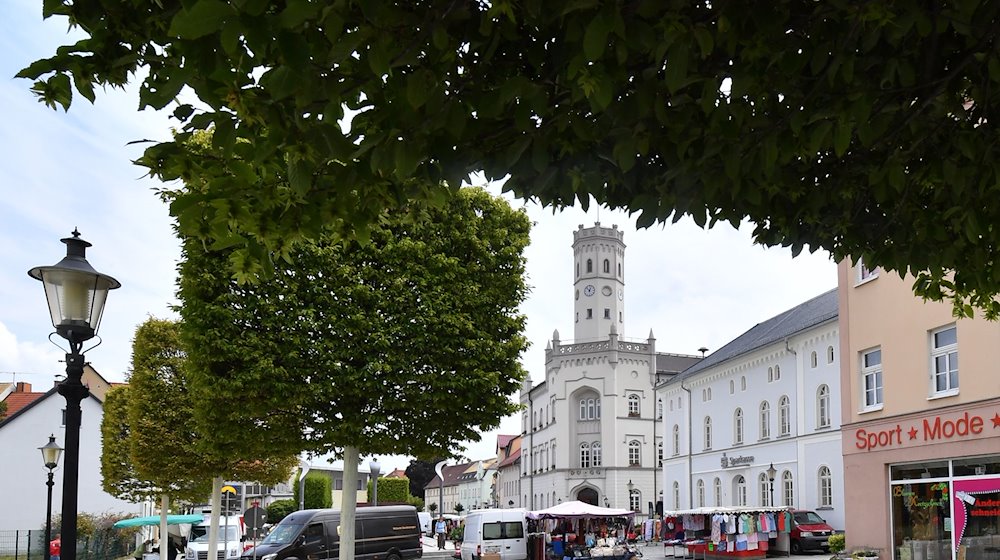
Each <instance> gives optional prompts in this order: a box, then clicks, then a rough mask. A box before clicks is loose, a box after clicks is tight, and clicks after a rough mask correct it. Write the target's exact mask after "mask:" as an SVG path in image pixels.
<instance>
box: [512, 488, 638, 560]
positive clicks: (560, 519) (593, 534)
mask: <svg viewBox="0 0 1000 560" xmlns="http://www.w3.org/2000/svg"><path fill="white" fill-rule="evenodd" d="M634 516H635V512H634V511H631V510H627V509H614V508H604V507H599V506H594V505H591V504H588V503H585V502H579V501H571V502H565V503H561V504H558V505H555V506H552V507H550V508H547V509H543V510H538V511H529V512H528V513H527V517H528V519H529V520H533V521H534V523H533V527H532V528H533V529H534V530H533V531H531V535H530V537H529V550H530V551H531V552H533V554H531V557H532V559H533V560H569V559H574V560H575V559H587V558H600V559H601V560H630V559H631V558H632V557H633V556H636V550H635V547H634V546H632V545H630V544H629V543H628V542H626V540H627V539H626V536H627V535H628V533H629V530H630V529H632V520H633V518H634Z"/></svg>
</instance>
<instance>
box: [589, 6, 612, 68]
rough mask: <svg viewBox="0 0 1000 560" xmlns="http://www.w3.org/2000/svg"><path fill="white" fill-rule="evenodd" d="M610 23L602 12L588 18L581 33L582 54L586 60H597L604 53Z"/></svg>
mask: <svg viewBox="0 0 1000 560" xmlns="http://www.w3.org/2000/svg"><path fill="white" fill-rule="evenodd" d="M612 23H613V22H612V21H611V20H609V19H608V18H607V17H605V16H604V14H603V13H598V14H597V15H595V16H594V18H593V19H591V20H590V23H589V24H588V25H587V31H586V32H585V33H584V35H583V54H584V56H585V57H587V60H589V61H594V60H597V59H599V58H601V55H603V54H604V48H605V47H606V46H607V44H608V33H609V32H610V31H611V25H612Z"/></svg>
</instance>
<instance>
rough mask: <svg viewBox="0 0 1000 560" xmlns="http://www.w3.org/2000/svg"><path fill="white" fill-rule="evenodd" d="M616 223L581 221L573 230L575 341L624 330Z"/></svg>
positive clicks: (620, 239) (621, 248) (619, 234)
mask: <svg viewBox="0 0 1000 560" xmlns="http://www.w3.org/2000/svg"><path fill="white" fill-rule="evenodd" d="M623 237H624V233H623V232H621V231H619V230H618V226H617V225H613V226H611V227H603V226H601V223H600V222H596V223H595V224H594V227H591V228H584V227H583V224H581V225H580V226H579V229H577V230H576V231H574V232H573V267H574V276H573V278H574V281H573V292H574V293H573V297H574V298H575V300H574V305H573V310H574V313H575V314H576V317H575V323H574V329H573V335H574V336H573V338H574V340H576V341H585V340H594V339H606V338H607V337H608V334H609V333H610V332H611V331H612V326H614V330H615V332H616V333H618V334H624V331H625V242H624V241H623Z"/></svg>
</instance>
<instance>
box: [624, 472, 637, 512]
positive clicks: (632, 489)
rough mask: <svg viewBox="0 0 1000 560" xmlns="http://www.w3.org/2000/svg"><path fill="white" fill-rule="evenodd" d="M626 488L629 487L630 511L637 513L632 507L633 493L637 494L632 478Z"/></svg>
mask: <svg viewBox="0 0 1000 560" xmlns="http://www.w3.org/2000/svg"><path fill="white" fill-rule="evenodd" d="M625 486H628V509H631V510H632V511H635V510H634V509H633V507H632V492H635V484H632V479H631V478H630V479H629V480H628V484H626V485H625Z"/></svg>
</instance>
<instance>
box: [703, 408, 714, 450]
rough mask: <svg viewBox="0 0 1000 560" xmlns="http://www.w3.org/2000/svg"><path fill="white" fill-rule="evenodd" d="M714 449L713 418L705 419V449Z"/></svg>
mask: <svg viewBox="0 0 1000 560" xmlns="http://www.w3.org/2000/svg"><path fill="white" fill-rule="evenodd" d="M711 448H712V418H711V417H709V416H706V417H705V449H711Z"/></svg>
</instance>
